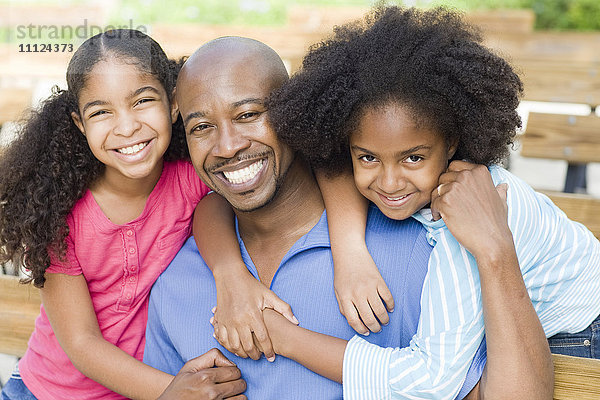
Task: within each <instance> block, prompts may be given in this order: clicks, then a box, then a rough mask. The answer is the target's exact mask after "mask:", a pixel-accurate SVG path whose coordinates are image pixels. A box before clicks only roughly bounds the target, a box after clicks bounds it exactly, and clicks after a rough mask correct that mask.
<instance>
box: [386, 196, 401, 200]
mask: <svg viewBox="0 0 600 400" xmlns="http://www.w3.org/2000/svg"><path fill="white" fill-rule="evenodd" d="M405 197H406V196H400V197H387V196H386V197H385V198H386V199H388V200H391V201H397V200H402V199H403V198H405Z"/></svg>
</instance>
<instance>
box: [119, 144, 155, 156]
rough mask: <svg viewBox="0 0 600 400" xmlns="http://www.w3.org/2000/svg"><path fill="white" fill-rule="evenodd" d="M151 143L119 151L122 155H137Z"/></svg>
mask: <svg viewBox="0 0 600 400" xmlns="http://www.w3.org/2000/svg"><path fill="white" fill-rule="evenodd" d="M148 143H149V142H144V143H140V144H135V145H133V146H130V147H123V148H122V149H117V151H118V152H119V153H121V154H135V153H137V152H138V151H140V150H142V149H143V148H144V147H146V145H147V144H148Z"/></svg>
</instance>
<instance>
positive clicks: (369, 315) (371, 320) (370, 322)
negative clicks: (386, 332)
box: [355, 300, 387, 332]
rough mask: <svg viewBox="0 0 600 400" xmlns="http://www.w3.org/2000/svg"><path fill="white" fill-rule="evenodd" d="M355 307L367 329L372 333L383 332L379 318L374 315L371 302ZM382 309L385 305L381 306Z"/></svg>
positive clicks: (366, 301) (364, 302)
mask: <svg viewBox="0 0 600 400" xmlns="http://www.w3.org/2000/svg"><path fill="white" fill-rule="evenodd" d="M379 303H380V304H381V300H380V301H379ZM355 306H356V309H357V310H358V313H359V315H360V319H361V320H362V321H363V323H364V324H365V325H366V326H367V328H369V330H370V331H371V332H379V331H380V330H381V326H380V325H379V321H377V318H375V315H374V314H373V309H372V308H371V304H369V301H368V300H365V301H363V302H361V303H359V304H355ZM381 307H382V308H383V304H382V305H381ZM384 312H385V310H384ZM386 315H387V312H386Z"/></svg>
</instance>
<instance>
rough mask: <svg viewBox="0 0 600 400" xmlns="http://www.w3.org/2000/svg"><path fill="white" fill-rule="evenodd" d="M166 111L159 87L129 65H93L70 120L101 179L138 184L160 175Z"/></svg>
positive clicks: (171, 112)
mask: <svg viewBox="0 0 600 400" xmlns="http://www.w3.org/2000/svg"><path fill="white" fill-rule="evenodd" d="M176 115H177V110H176V109H175V108H174V107H171V105H170V103H169V97H168V95H167V93H166V92H165V89H164V87H163V86H162V84H161V83H160V82H159V81H158V80H157V79H156V78H155V77H153V76H152V75H150V74H148V73H145V72H142V71H141V70H140V69H139V68H138V67H137V66H135V65H133V64H127V63H122V62H120V61H116V60H115V59H114V58H108V59H107V60H106V61H100V62H98V63H97V64H96V65H95V66H94V68H93V69H92V71H91V72H90V73H89V75H88V76H87V79H86V82H85V86H84V88H83V89H82V90H81V92H80V95H79V115H77V114H76V113H73V115H72V116H73V120H74V121H75V124H76V125H77V126H78V127H79V130H81V132H82V133H83V134H84V135H85V137H86V139H87V142H88V144H89V146H90V149H91V150H92V153H93V154H94V156H95V157H96V158H97V159H98V160H100V161H101V162H102V163H103V164H105V165H106V175H105V177H106V176H108V174H116V175H111V176H117V177H121V178H122V177H126V178H130V179H142V178H146V177H148V176H151V175H152V174H153V173H154V174H156V173H157V171H159V170H160V169H162V157H163V155H164V153H165V151H166V150H167V147H168V146H169V143H170V141H171V127H172V119H173V118H175V117H176Z"/></svg>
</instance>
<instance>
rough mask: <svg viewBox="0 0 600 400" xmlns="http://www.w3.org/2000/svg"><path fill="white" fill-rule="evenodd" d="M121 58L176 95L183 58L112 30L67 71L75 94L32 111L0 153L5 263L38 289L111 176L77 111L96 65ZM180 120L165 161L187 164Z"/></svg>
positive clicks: (0, 258)
mask: <svg viewBox="0 0 600 400" xmlns="http://www.w3.org/2000/svg"><path fill="white" fill-rule="evenodd" d="M108 56H115V57H118V58H119V59H122V60H125V62H127V63H129V64H135V65H136V66H138V67H139V68H140V70H141V71H143V72H144V73H149V74H151V75H153V76H154V77H156V78H157V79H158V80H159V81H160V82H161V83H162V85H163V86H164V89H165V91H166V92H167V93H168V94H171V93H173V89H174V88H175V82H176V79H177V74H178V72H179V69H180V68H181V64H182V62H183V60H180V61H174V60H169V59H168V58H167V56H166V54H165V53H164V51H163V50H162V48H161V47H160V45H159V44H158V43H157V42H155V41H154V40H153V39H152V38H150V37H149V36H147V35H145V34H144V33H142V32H140V31H136V30H129V29H119V30H112V31H107V32H104V33H101V34H98V35H96V36H93V37H91V38H89V39H88V40H86V41H85V42H84V43H83V44H82V45H81V46H80V47H79V49H78V50H77V51H76V52H75V54H73V57H72V58H71V61H70V62H69V66H68V68H67V85H68V90H59V89H58V88H57V87H55V88H54V89H53V94H52V95H51V96H50V97H49V98H48V99H47V100H46V101H45V102H43V104H42V105H41V106H40V107H39V109H37V110H35V111H33V112H32V114H31V116H30V117H29V118H28V119H27V121H26V122H25V124H24V125H23V127H22V129H21V130H20V132H19V135H18V137H17V139H16V140H15V141H14V142H12V143H11V144H10V145H9V147H8V148H6V149H5V150H4V151H3V152H2V155H1V156H0V171H2V173H1V175H0V262H2V263H4V262H6V261H12V262H13V263H14V264H15V265H18V266H20V267H21V268H26V269H27V270H29V272H28V274H27V275H29V276H30V278H28V279H25V281H26V282H29V281H32V280H33V282H34V284H35V285H36V286H38V287H43V285H44V281H45V278H44V272H45V271H46V269H47V268H48V266H49V265H50V256H49V251H50V252H52V253H53V254H56V255H57V256H58V257H64V255H65V251H66V242H65V239H66V237H67V235H68V233H69V228H68V226H67V222H66V218H67V215H68V214H69V212H70V211H71V209H72V208H73V206H74V205H75V202H76V201H77V200H78V199H80V198H81V197H82V196H83V194H84V193H85V191H86V190H87V189H88V187H89V186H90V184H91V183H92V182H93V181H94V180H95V179H97V178H98V177H99V176H100V175H101V174H102V173H103V171H104V165H103V164H102V163H101V162H100V161H98V160H97V159H96V158H95V157H94V156H93V154H92V152H91V150H90V148H89V147H88V144H87V141H86V140H85V137H84V136H83V135H82V134H81V132H80V131H79V129H78V128H77V126H76V125H75V123H74V122H73V119H72V118H71V113H72V112H75V113H79V109H78V96H79V94H80V92H81V90H82V89H83V88H84V86H85V83H86V78H87V76H88V74H89V73H90V72H91V70H92V68H93V67H94V65H96V63H98V62H99V61H102V60H106V59H107V57H108ZM188 158H189V153H188V150H187V145H186V141H185V132H184V130H183V124H182V122H181V118H178V120H177V121H176V122H175V123H174V125H173V134H172V138H171V143H170V145H169V147H168V149H167V151H166V153H165V159H166V160H176V159H188Z"/></svg>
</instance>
